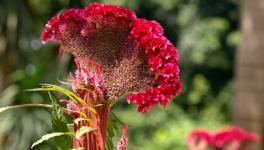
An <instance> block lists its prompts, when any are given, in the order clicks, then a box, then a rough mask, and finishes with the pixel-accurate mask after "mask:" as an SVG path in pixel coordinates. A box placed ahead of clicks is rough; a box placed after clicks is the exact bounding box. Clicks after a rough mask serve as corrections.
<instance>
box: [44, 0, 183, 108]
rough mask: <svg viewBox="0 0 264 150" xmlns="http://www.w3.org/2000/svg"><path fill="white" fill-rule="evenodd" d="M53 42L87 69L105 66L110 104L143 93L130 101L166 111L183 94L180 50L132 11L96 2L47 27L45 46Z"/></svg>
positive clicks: (154, 24) (106, 95) (154, 25)
mask: <svg viewBox="0 0 264 150" xmlns="http://www.w3.org/2000/svg"><path fill="white" fill-rule="evenodd" d="M48 40H53V41H56V42H57V43H59V44H60V46H61V47H60V49H61V50H65V51H68V52H70V53H72V54H73V55H74V56H75V57H78V58H79V59H80V61H81V63H82V64H85V65H86V63H87V61H88V60H91V61H93V62H94V64H100V66H101V69H102V86H103V87H104V91H103V95H104V98H105V100H115V99H117V98H118V97H119V96H121V95H122V94H124V93H126V92H133V91H138V92H133V93H132V94H131V95H130V96H129V97H128V102H129V103H133V104H136V106H137V109H138V111H140V112H146V111H148V110H149V109H150V108H152V107H154V106H155V105H156V104H161V105H162V106H166V105H167V104H168V102H169V99H171V98H172V97H174V96H177V95H179V94H180V92H181V82H180V78H179V66H178V59H179V55H178V52H177V49H176V48H175V47H174V46H173V44H172V43H171V42H170V41H169V40H168V39H167V38H166V37H164V36H163V29H162V27H161V26H160V25H159V23H157V22H155V21H148V20H145V19H140V18H137V17H136V15H135V13H134V12H133V11H132V10H129V9H126V8H123V7H120V6H114V5H108V4H103V3H92V4H90V5H88V6H87V7H85V9H70V10H66V11H63V12H62V13H61V14H60V15H59V16H56V17H53V18H52V19H51V20H50V21H49V22H48V23H47V24H46V26H45V29H44V31H43V33H42V41H43V42H46V41H48ZM85 65H84V66H85ZM95 66H96V65H93V66H91V69H90V70H92V71H94V70H96V69H95V68H94V67H95Z"/></svg>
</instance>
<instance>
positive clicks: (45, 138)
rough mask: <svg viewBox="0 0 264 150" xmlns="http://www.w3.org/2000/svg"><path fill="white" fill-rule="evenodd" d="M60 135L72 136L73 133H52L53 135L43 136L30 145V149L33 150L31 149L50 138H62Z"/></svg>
mask: <svg viewBox="0 0 264 150" xmlns="http://www.w3.org/2000/svg"><path fill="white" fill-rule="evenodd" d="M62 135H68V136H73V133H70V132H66V133H63V132H54V133H50V134H46V135H43V136H42V137H41V139H39V140H37V141H36V142H35V143H33V144H32V146H31V149H33V147H35V146H36V145H38V144H41V143H42V142H44V141H47V140H49V139H50V138H54V137H58V136H62Z"/></svg>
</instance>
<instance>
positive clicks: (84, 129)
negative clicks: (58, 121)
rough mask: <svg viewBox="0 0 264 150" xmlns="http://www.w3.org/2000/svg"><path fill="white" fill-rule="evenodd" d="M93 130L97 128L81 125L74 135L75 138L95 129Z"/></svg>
mask: <svg viewBox="0 0 264 150" xmlns="http://www.w3.org/2000/svg"><path fill="white" fill-rule="evenodd" d="M95 130H97V129H95V128H91V127H88V126H82V127H80V129H79V130H77V132H76V135H75V137H76V138H77V139H80V138H81V136H82V135H83V134H85V133H88V132H92V131H95Z"/></svg>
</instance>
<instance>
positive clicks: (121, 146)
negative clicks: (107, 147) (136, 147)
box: [117, 125, 128, 150]
mask: <svg viewBox="0 0 264 150" xmlns="http://www.w3.org/2000/svg"><path fill="white" fill-rule="evenodd" d="M127 129H128V125H124V126H123V129H122V137H121V138H120V139H119V140H118V143H117V150H128V137H127Z"/></svg>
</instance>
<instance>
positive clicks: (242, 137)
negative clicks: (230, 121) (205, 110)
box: [186, 127, 258, 149]
mask: <svg viewBox="0 0 264 150" xmlns="http://www.w3.org/2000/svg"><path fill="white" fill-rule="evenodd" d="M193 141H204V142H206V144H207V145H209V146H210V147H213V148H215V149H224V147H226V146H227V145H228V144H231V143H232V142H236V143H237V146H238V148H239V147H240V146H241V144H242V143H244V142H246V141H250V142H257V141H258V137H257V135H256V134H254V133H252V132H248V131H245V130H243V129H241V128H238V127H229V128H223V129H220V130H218V131H217V132H215V133H213V132H211V131H208V130H205V129H194V130H193V131H191V133H190V134H189V136H188V137H187V141H186V143H187V144H188V145H189V146H191V144H193Z"/></svg>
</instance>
